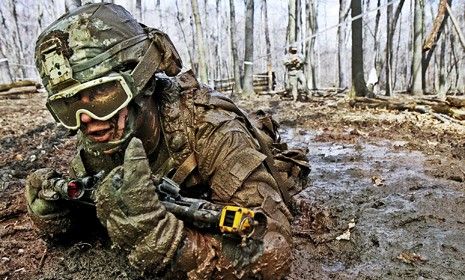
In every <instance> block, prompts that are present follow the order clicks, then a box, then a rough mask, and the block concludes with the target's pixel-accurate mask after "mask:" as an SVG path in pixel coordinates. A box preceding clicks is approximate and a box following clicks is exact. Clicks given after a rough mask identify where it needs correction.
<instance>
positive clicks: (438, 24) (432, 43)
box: [422, 0, 452, 86]
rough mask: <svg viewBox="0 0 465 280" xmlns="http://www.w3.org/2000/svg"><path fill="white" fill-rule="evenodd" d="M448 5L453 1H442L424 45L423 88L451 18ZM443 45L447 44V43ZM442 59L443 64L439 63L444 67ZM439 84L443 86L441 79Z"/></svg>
mask: <svg viewBox="0 0 465 280" xmlns="http://www.w3.org/2000/svg"><path fill="white" fill-rule="evenodd" d="M447 4H449V5H451V4H452V0H440V2H439V7H438V13H437V15H436V18H435V19H434V22H433V27H432V29H431V32H430V33H429V35H428V37H427V38H426V40H425V42H424V44H423V66H422V81H423V82H422V83H423V86H425V79H426V70H427V69H428V66H429V64H430V61H431V58H432V57H433V53H434V51H435V49H436V45H437V42H438V40H439V37H440V36H441V33H442V32H443V30H444V27H445V25H446V22H447V18H448V17H449V14H448V13H447ZM443 43H444V44H445V42H443ZM441 53H442V50H441ZM440 59H441V62H440V63H439V65H440V66H441V65H442V66H443V65H444V61H442V59H443V58H441V57H440ZM440 71H441V70H440ZM439 82H440V84H441V78H440V81H439Z"/></svg>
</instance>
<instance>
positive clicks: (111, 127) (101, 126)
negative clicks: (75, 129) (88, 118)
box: [83, 108, 128, 143]
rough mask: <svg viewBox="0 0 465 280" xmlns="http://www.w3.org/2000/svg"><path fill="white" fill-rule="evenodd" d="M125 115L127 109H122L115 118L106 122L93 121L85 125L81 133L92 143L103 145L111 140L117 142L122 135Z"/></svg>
mask: <svg viewBox="0 0 465 280" xmlns="http://www.w3.org/2000/svg"><path fill="white" fill-rule="evenodd" d="M127 115H128V110H127V108H123V109H122V110H121V111H120V112H119V113H118V114H117V115H116V116H114V117H113V118H111V119H109V120H107V121H96V120H94V121H93V122H91V123H88V124H86V127H85V129H84V130H83V132H84V134H86V135H87V137H89V138H90V139H91V140H92V141H93V142H99V143H103V142H108V141H111V140H119V139H121V137H122V136H123V134H124V128H125V127H126V124H125V122H126V118H127Z"/></svg>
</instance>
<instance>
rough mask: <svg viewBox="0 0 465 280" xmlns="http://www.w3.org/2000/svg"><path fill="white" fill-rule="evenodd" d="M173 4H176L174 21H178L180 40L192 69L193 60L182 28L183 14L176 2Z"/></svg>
mask: <svg viewBox="0 0 465 280" xmlns="http://www.w3.org/2000/svg"><path fill="white" fill-rule="evenodd" d="M175 4H176V19H177V21H178V25H179V30H181V35H182V39H183V41H184V44H185V45H186V50H187V54H188V55H189V62H190V64H191V68H194V59H193V57H192V53H191V48H190V47H189V42H188V41H187V37H186V32H184V26H183V23H184V22H185V18H184V14H183V13H182V12H181V11H180V10H179V4H178V0H176V2H175Z"/></svg>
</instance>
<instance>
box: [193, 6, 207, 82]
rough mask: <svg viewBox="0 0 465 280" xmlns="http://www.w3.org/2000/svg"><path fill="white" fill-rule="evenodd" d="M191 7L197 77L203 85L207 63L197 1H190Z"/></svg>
mask: <svg viewBox="0 0 465 280" xmlns="http://www.w3.org/2000/svg"><path fill="white" fill-rule="evenodd" d="M191 5H192V14H193V15H194V23H195V35H196V36H195V37H196V40H197V41H196V45H197V52H198V56H197V57H198V63H199V68H198V75H199V79H200V81H202V82H204V83H208V74H207V73H208V72H207V62H206V57H205V44H204V40H203V38H204V37H203V30H202V22H201V20H200V14H199V4H198V2H197V0H191Z"/></svg>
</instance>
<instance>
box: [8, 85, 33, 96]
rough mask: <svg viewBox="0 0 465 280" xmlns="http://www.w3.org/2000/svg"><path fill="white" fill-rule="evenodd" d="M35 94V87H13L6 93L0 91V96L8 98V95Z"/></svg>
mask: <svg viewBox="0 0 465 280" xmlns="http://www.w3.org/2000/svg"><path fill="white" fill-rule="evenodd" d="M36 92H38V91H37V87H36V86H24V87H14V88H10V89H9V90H7V91H0V96H8V95H15V94H29V93H36Z"/></svg>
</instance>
